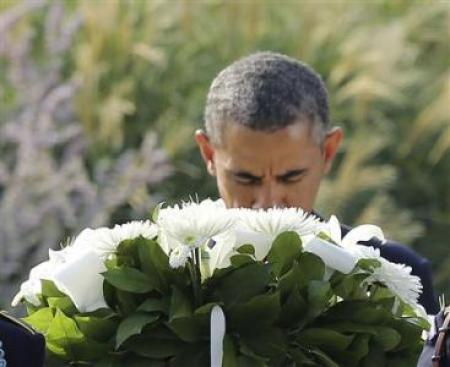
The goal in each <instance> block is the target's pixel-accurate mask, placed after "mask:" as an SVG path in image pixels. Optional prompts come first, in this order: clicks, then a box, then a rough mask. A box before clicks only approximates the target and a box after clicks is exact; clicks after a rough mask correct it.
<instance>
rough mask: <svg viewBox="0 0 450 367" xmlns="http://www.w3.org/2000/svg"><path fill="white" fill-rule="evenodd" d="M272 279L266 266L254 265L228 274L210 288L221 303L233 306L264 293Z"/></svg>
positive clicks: (212, 283) (211, 284) (245, 266)
mask: <svg viewBox="0 0 450 367" xmlns="http://www.w3.org/2000/svg"><path fill="white" fill-rule="evenodd" d="M270 279H271V276H270V272H269V268H268V266H267V265H266V264H261V263H253V264H249V265H244V266H242V267H240V268H237V269H234V270H233V271H231V272H228V273H226V274H225V275H223V276H222V277H221V278H220V279H219V280H218V281H217V282H211V283H210V286H211V287H212V289H211V291H212V292H213V293H214V294H216V295H217V299H218V300H219V301H222V302H223V303H224V305H230V306H231V305H234V304H237V303H241V302H245V301H247V300H249V299H251V298H252V297H254V296H256V295H259V294H261V293H263V291H264V290H265V288H266V287H267V286H268V283H269V281H270Z"/></svg>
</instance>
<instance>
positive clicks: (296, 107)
mask: <svg viewBox="0 0 450 367" xmlns="http://www.w3.org/2000/svg"><path fill="white" fill-rule="evenodd" d="M204 116H205V127H206V132H207V134H208V136H209V138H210V139H211V141H212V142H213V143H214V144H220V143H221V142H222V134H223V131H224V128H225V126H226V125H227V124H228V123H230V122H232V123H238V124H240V125H243V126H245V127H248V128H250V129H254V130H258V131H265V132H275V131H277V130H279V129H282V128H285V127H287V126H289V125H292V124H294V123H297V122H299V121H306V122H307V123H309V124H310V128H311V133H312V134H313V136H314V137H315V138H316V139H317V140H318V142H322V141H323V138H324V137H325V135H326V132H327V131H328V129H329V124H330V122H329V113H328V93H327V90H326V87H325V84H324V83H323V81H322V79H321V77H320V75H319V74H317V73H316V72H315V71H314V70H313V69H312V68H310V67H309V66H307V65H306V64H304V63H302V62H299V61H297V60H295V59H293V58H291V57H288V56H285V55H281V54H277V53H273V52H258V53H255V54H252V55H250V56H248V57H245V58H243V59H240V60H238V61H236V62H234V63H233V64H231V65H229V66H228V67H226V68H225V69H224V70H222V71H221V72H220V73H219V74H218V75H217V77H216V78H215V79H214V81H213V82H212V84H211V87H210V89H209V93H208V97H207V100H206V106H205V114H204Z"/></svg>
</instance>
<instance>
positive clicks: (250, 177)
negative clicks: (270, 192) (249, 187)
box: [231, 171, 263, 181]
mask: <svg viewBox="0 0 450 367" xmlns="http://www.w3.org/2000/svg"><path fill="white" fill-rule="evenodd" d="M231 174H232V175H233V176H234V177H238V178H244V179H246V180H255V181H261V180H262V179H263V176H256V175H254V174H252V173H250V172H247V171H236V172H231Z"/></svg>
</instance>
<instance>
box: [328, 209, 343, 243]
mask: <svg viewBox="0 0 450 367" xmlns="http://www.w3.org/2000/svg"><path fill="white" fill-rule="evenodd" d="M327 224H328V230H329V233H328V235H329V236H330V238H331V240H332V241H333V242H334V243H338V244H339V243H341V238H342V231H341V224H340V223H339V220H338V219H337V218H336V216H335V215H332V216H331V217H330V220H329V221H328V223H327Z"/></svg>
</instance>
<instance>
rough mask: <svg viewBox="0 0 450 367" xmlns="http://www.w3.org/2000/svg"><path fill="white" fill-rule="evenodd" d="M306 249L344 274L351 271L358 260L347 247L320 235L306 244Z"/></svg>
mask: <svg viewBox="0 0 450 367" xmlns="http://www.w3.org/2000/svg"><path fill="white" fill-rule="evenodd" d="M304 250H305V251H307V252H311V253H313V254H315V255H317V256H319V257H320V258H321V259H322V260H323V262H324V263H325V264H326V265H327V266H328V267H329V268H332V269H335V270H338V271H340V272H341V273H344V274H348V273H350V272H351V271H352V270H353V268H354V267H355V265H356V262H357V259H356V258H355V256H353V255H352V254H351V253H350V252H349V251H347V250H346V249H344V248H342V247H340V246H337V245H335V244H332V243H330V242H327V241H324V240H322V239H320V238H318V237H317V238H315V239H313V240H312V241H310V242H308V243H307V244H306V245H304Z"/></svg>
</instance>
